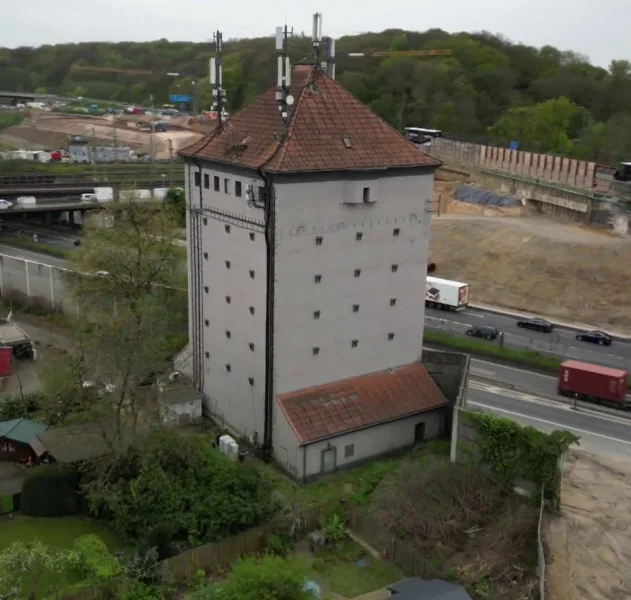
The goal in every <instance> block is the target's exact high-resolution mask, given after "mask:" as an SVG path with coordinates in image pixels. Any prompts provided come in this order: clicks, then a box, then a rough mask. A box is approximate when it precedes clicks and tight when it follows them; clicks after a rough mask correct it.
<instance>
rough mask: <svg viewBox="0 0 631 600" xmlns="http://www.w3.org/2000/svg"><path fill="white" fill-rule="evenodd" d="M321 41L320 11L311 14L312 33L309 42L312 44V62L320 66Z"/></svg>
mask: <svg viewBox="0 0 631 600" xmlns="http://www.w3.org/2000/svg"><path fill="white" fill-rule="evenodd" d="M321 42H322V13H315V14H314V15H313V34H312V37H311V43H312V44H313V64H314V65H315V66H316V67H320V44H321Z"/></svg>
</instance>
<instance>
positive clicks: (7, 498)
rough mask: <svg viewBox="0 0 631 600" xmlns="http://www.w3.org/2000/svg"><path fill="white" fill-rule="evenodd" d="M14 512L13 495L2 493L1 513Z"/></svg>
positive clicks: (0, 500) (0, 499)
mask: <svg viewBox="0 0 631 600" xmlns="http://www.w3.org/2000/svg"><path fill="white" fill-rule="evenodd" d="M10 512H13V495H12V494H0V515H4V514H6V513H10Z"/></svg>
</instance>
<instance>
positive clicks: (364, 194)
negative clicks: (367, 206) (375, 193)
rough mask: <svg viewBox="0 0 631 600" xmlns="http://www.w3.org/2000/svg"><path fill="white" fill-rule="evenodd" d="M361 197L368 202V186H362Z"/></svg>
mask: <svg viewBox="0 0 631 600" xmlns="http://www.w3.org/2000/svg"><path fill="white" fill-rule="evenodd" d="M362 199H363V200H364V202H370V188H369V187H365V188H364V190H363V192H362Z"/></svg>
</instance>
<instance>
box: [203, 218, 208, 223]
mask: <svg viewBox="0 0 631 600" xmlns="http://www.w3.org/2000/svg"><path fill="white" fill-rule="evenodd" d="M202 222H203V223H204V225H208V219H207V218H206V217H204V218H203V219H202Z"/></svg>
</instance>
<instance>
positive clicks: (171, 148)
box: [167, 138, 173, 188]
mask: <svg viewBox="0 0 631 600" xmlns="http://www.w3.org/2000/svg"><path fill="white" fill-rule="evenodd" d="M167 143H168V144H169V187H170V188H172V187H173V142H172V141H171V138H169V139H168V140H167Z"/></svg>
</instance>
